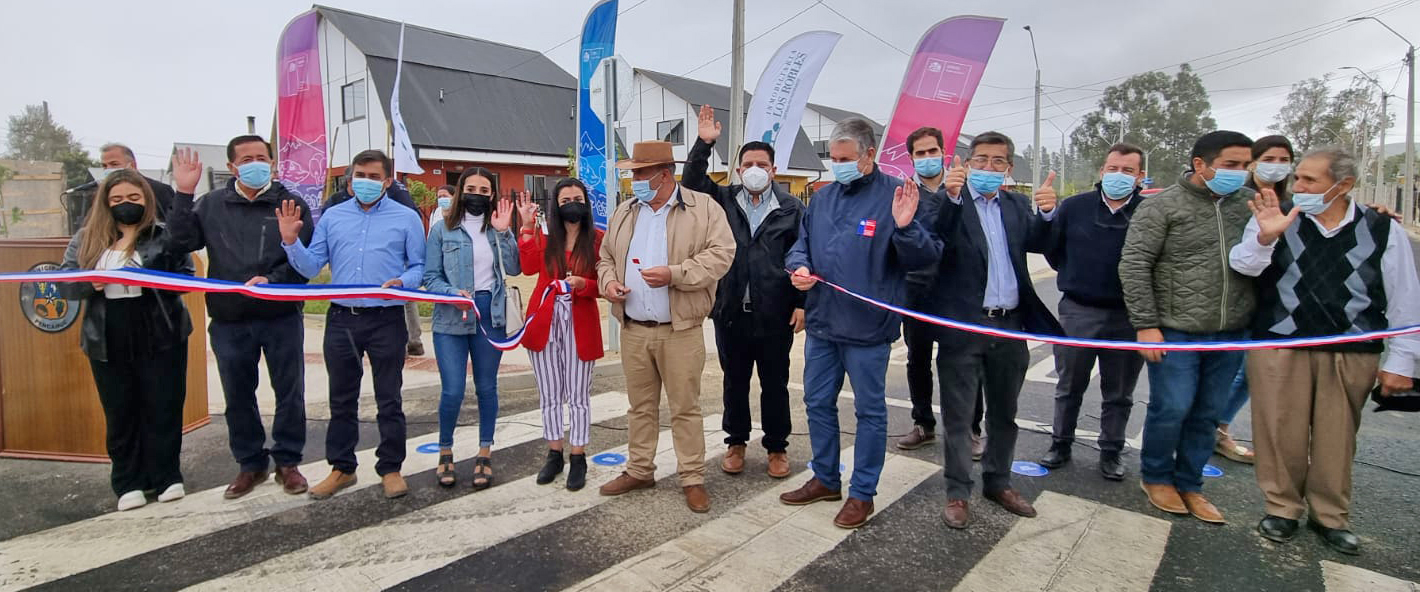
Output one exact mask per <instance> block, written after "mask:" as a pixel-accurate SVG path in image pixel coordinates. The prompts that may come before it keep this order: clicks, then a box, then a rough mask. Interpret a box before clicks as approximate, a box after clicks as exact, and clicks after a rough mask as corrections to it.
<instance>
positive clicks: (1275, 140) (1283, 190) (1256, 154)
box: [1247, 136, 1297, 197]
mask: <svg viewBox="0 0 1420 592" xmlns="http://www.w3.org/2000/svg"><path fill="white" fill-rule="evenodd" d="M1273 148H1282V149H1284V150H1286V151H1287V158H1288V159H1289V160H1291V161H1292V162H1291V164H1292V165H1293V166H1295V165H1296V164H1297V152H1296V151H1295V150H1293V149H1292V141H1291V140H1288V139H1287V137H1286V136H1263V137H1261V138H1258V139H1257V141H1256V142H1253V143H1252V160H1253V163H1254V164H1253V166H1257V165H1256V164H1255V163H1256V162H1257V159H1259V158H1262V154H1263V153H1264V152H1267V151H1268V150H1271V149H1273ZM1256 175H1257V173H1255V172H1254V173H1251V174H1249V175H1248V178H1247V180H1248V181H1249V184H1250V185H1251V186H1252V188H1253V189H1257V188H1258V186H1257V179H1256ZM1272 190H1273V191H1275V192H1276V193H1277V196H1278V197H1286V196H1287V179H1282V180H1281V181H1278V182H1276V183H1273V184H1272Z"/></svg>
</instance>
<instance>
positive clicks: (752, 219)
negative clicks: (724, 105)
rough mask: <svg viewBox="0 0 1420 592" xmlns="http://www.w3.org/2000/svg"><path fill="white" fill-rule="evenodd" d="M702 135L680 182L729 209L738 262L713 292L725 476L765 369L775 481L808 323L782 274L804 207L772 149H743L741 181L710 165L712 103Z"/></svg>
mask: <svg viewBox="0 0 1420 592" xmlns="http://www.w3.org/2000/svg"><path fill="white" fill-rule="evenodd" d="M699 129H700V137H699V139H698V140H697V141H696V142H695V145H694V146H693V147H691V149H690V156H689V157H688V158H687V159H686V163H685V172H684V175H682V179H681V183H682V184H683V185H684V186H685V187H688V188H690V189H694V190H696V191H701V192H704V193H706V194H707V195H709V196H710V197H712V198H713V199H714V200H715V201H716V202H717V203H719V204H720V206H721V207H722V208H724V210H725V218H726V220H727V221H728V222H729V225H730V231H731V232H732V233H733V234H734V237H735V261H734V263H733V264H732V265H730V271H729V273H727V274H725V277H723V278H721V279H720V284H719V287H718V288H717V289H716V293H715V308H714V309H713V310H712V312H711V313H710V317H711V318H712V319H714V321H715V344H716V349H717V350H718V351H719V357H720V369H721V370H722V371H723V372H724V383H725V384H724V387H725V393H724V399H725V416H724V430H725V433H727V434H729V435H728V436H727V437H726V438H725V443H726V444H727V445H729V450H728V451H726V452H725V457H724V459H723V460H721V461H720V469H721V470H723V471H724V472H726V473H730V474H732V475H733V474H739V473H741V472H743V471H744V466H745V448H746V443H747V442H748V441H749V435H750V408H749V390H750V375H751V373H752V372H753V371H754V369H755V368H758V370H759V389H760V393H759V408H760V414H761V416H760V424H761V425H763V427H764V439H763V440H762V444H763V445H764V448H765V450H766V451H767V452H768V455H769V458H768V462H767V467H766V470H767V472H768V473H769V476H771V477H774V478H776V479H782V478H785V477H788V476H789V474H790V472H791V471H790V468H789V455H788V454H787V453H786V452H785V451H786V450H787V449H788V446H789V432H791V431H793V427H792V425H791V424H790V422H789V350H790V349H791V348H792V347H793V346H794V333H797V332H799V331H802V330H803V328H804V293H803V292H800V291H798V290H795V289H794V286H793V285H792V284H790V283H789V276H788V274H786V273H784V255H785V254H786V253H788V251H789V248H790V247H792V246H793V245H794V241H795V240H797V239H798V236H799V218H800V216H801V215H802V214H803V210H804V205H803V203H802V202H800V201H799V199H798V198H796V197H794V196H792V195H789V194H788V193H785V192H783V191H781V190H780V189H779V187H778V186H776V185H775V184H774V147H773V146H771V145H769V144H766V143H764V142H749V143H747V144H745V145H744V146H742V147H741V148H740V153H739V168H738V169H737V171H738V172H739V175H740V179H741V180H743V182H744V184H743V185H734V184H731V185H726V186H721V185H718V184H716V183H715V182H714V181H712V180H711V179H710V177H709V175H707V174H706V170H707V169H708V168H709V160H710V155H711V153H712V152H713V150H712V148H713V146H714V145H715V141H716V140H717V139H719V137H720V122H718V121H715V110H714V109H713V108H711V107H710V106H709V105H705V106H702V107H701V108H700V126H699Z"/></svg>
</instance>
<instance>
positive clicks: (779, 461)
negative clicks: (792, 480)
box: [769, 452, 790, 479]
mask: <svg viewBox="0 0 1420 592" xmlns="http://www.w3.org/2000/svg"><path fill="white" fill-rule="evenodd" d="M789 474H790V471H789V454H788V453H787V452H771V453H769V476H770V477H773V478H775V479H783V478H785V477H788V476H789Z"/></svg>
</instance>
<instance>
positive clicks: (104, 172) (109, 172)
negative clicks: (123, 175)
mask: <svg viewBox="0 0 1420 592" xmlns="http://www.w3.org/2000/svg"><path fill="white" fill-rule="evenodd" d="M121 170H123V169H121V168H119V169H101V170H100V171H99V176H98V178H96V179H94V180H95V181H98V182H100V183H103V182H104V179H107V178H108V176H109V175H112V174H113V172H114V171H121Z"/></svg>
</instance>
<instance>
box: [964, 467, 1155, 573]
mask: <svg viewBox="0 0 1420 592" xmlns="http://www.w3.org/2000/svg"><path fill="white" fill-rule="evenodd" d="M1035 507H1036V509H1037V510H1038V511H1039V512H1040V515H1039V516H1037V517H1035V518H1023V519H1020V520H1017V521H1016V524H1015V525H1014V526H1012V527H1011V530H1010V531H1009V532H1007V533H1006V536H1005V537H1004V538H1002V539H1001V541H1000V542H999V543H997V544H996V546H995V547H994V548H992V549H991V552H990V553H988V554H987V555H986V557H984V558H982V559H981V561H980V562H978V563H977V564H976V566H975V567H973V568H971V571H970V572H968V573H967V574H966V577H965V578H963V579H962V581H961V582H960V583H958V584H957V586H956V587H955V588H954V590H961V591H964V592H994V591H1001V592H1016V591H1018V590H1042V591H1046V590H1112V591H1124V590H1148V589H1149V586H1150V584H1151V583H1152V582H1153V580H1154V571H1155V570H1156V569H1158V566H1159V562H1160V561H1162V560H1163V557H1164V547H1165V545H1166V544H1167V543H1168V539H1169V528H1170V524H1169V522H1168V521H1167V520H1162V519H1159V518H1154V517H1152V516H1145V515H1143V514H1139V513H1135V512H1129V511H1126V510H1120V509H1118V508H1114V507H1110V506H1106V505H1103V504H1099V503H1096V502H1092V501H1089V500H1085V499H1081V498H1077V497H1073V496H1069V495H1063V494H1058V493H1054V492H1050V491H1046V492H1042V493H1041V494H1040V497H1039V498H1037V499H1036V501H1035Z"/></svg>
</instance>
